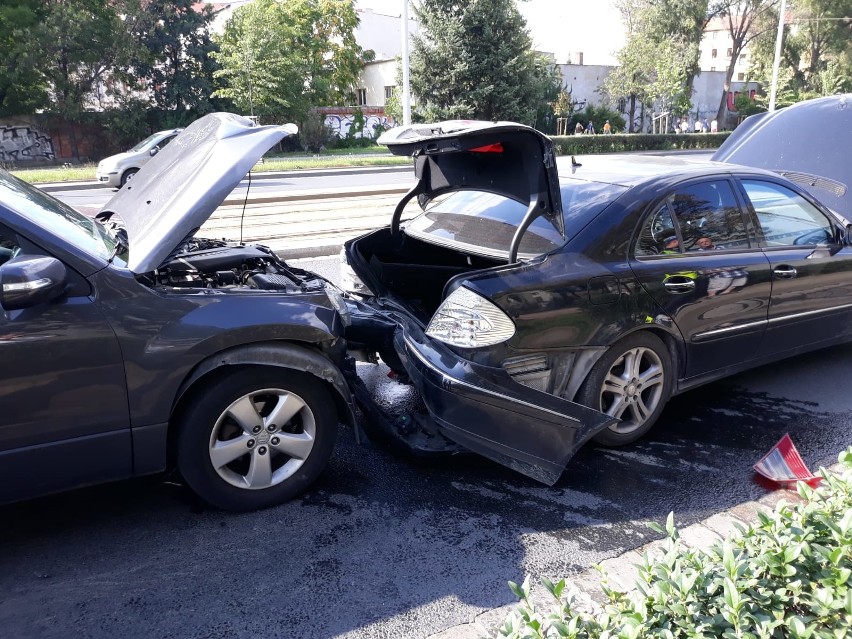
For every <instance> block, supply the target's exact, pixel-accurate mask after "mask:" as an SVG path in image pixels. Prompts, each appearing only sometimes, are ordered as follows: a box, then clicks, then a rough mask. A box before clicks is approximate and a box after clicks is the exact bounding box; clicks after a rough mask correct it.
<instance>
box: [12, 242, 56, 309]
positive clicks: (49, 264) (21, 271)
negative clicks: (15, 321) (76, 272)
mask: <svg viewBox="0 0 852 639" xmlns="http://www.w3.org/2000/svg"><path fill="white" fill-rule="evenodd" d="M66 279H67V272H66V271H65V265H64V264H63V263H62V262H60V261H59V260H57V259H56V258H53V257H43V256H34V255H25V256H23V255H22V256H18V257H14V258H12V259H11V260H9V261H8V262H6V263H5V264H3V265H2V266H0V306H2V307H3V308H4V309H5V310H7V311H16V310H18V309H22V308H29V307H31V306H37V305H38V304H44V303H45V302H50V301H52V300H55V299H56V298H57V297H59V296H60V295H61V294H62V292H63V291H64V290H65V283H66Z"/></svg>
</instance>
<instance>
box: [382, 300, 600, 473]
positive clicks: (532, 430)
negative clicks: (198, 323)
mask: <svg viewBox="0 0 852 639" xmlns="http://www.w3.org/2000/svg"><path fill="white" fill-rule="evenodd" d="M390 315H391V316H392V317H393V319H394V322H395V323H396V329H395V330H394V331H393V336H392V344H393V348H394V350H395V352H396V355H398V357H399V360H400V361H401V363H402V365H403V367H404V369H405V372H406V373H407V374H408V376H409V378H410V379H411V382H412V383H413V384H414V385H415V386H416V388H417V390H418V391H419V393H420V395H421V397H422V399H423V402H424V404H425V405H426V408H427V409H428V412H429V416H430V417H431V419H432V420H433V422H434V424H435V425H436V427H437V430H438V432H439V433H440V434H441V435H443V436H444V437H446V438H447V439H449V440H452V441H453V442H456V443H457V444H460V445H461V446H463V447H465V448H467V449H469V450H471V451H473V452H476V453H478V454H480V455H483V456H484V457H487V458H489V459H491V460H493V461H496V462H498V463H500V464H503V465H505V466H507V467H509V468H512V469H513V470H516V471H518V472H520V473H522V474H524V475H527V476H529V477H531V478H533V479H536V480H538V481H541V482H543V483H545V484H548V485H552V484H554V483H555V482H556V481H557V480H558V479H559V477H560V475H561V474H562V471H563V470H564V469H565V466H566V464H567V463H568V461H569V460H570V459H571V457H572V456H573V455H574V454H575V453H576V452H577V450H578V449H579V448H580V447H581V446H582V445H583V444H584V443H586V442H587V441H588V440H589V439H590V438H591V437H592V436H594V435H595V434H596V433H598V432H600V431H601V430H604V429H605V428H608V427H609V426H611V425H612V424H614V423H615V422H616V421H617V420H615V419H613V418H611V417H609V416H608V415H605V414H603V413H601V412H599V411H596V410H593V409H590V408H587V407H585V406H581V405H579V404H576V403H574V402H570V401H568V400H564V399H561V398H559V397H556V396H554V395H550V394H548V393H544V392H541V391H538V390H535V389H532V388H529V387H527V386H524V385H522V384H519V383H518V382H516V381H515V380H513V379H512V378H511V377H510V376H509V374H508V373H507V372H506V371H505V370H503V369H502V368H494V367H489V366H482V365H479V364H476V363H473V362H470V361H468V360H466V359H463V358H462V357H460V356H459V355H458V354H456V353H455V352H453V351H452V350H451V349H449V348H448V347H446V346H445V345H444V344H442V343H440V342H438V341H436V340H433V339H432V338H430V337H428V336H427V335H426V334H425V333H424V332H423V329H422V328H421V327H420V326H419V325H418V324H417V323H416V322H415V321H414V320H412V319H410V318H408V317H406V316H404V315H403V314H401V313H392V314H390ZM384 317H385V322H387V317H388V315H387V314H386V315H384ZM401 436H404V434H401Z"/></svg>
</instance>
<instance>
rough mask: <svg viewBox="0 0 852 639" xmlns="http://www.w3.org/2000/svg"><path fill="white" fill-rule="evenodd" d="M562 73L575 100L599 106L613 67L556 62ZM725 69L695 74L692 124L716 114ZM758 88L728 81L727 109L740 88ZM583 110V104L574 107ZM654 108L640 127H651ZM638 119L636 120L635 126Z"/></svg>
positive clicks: (731, 108) (734, 120)
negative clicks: (601, 90) (606, 79)
mask: <svg viewBox="0 0 852 639" xmlns="http://www.w3.org/2000/svg"><path fill="white" fill-rule="evenodd" d="M559 68H560V71H561V72H562V78H563V82H564V85H565V87H566V88H567V89H568V90H570V91H571V96H572V98H573V99H574V100H575V101H577V102H582V101H585V102H586V104H593V105H595V106H600V105H603V104H605V99H604V97H603V95H602V94H601V93H600V92H599V91H598V89H599V88H600V86H601V84H603V81H604V79H605V78H606V76H607V75H609V74H610V73H611V72H612V70H613V69H614V68H615V67H611V66H606V65H591V64H590V65H579V64H562V65H559ZM724 86H725V72H724V71H702V72H701V73H700V74H699V75H697V76H696V77H695V80H694V82H693V94H692V108H690V110H689V116H688V121H689V123H690V124H692V123H693V122H694V121H695V119H696V118H697V119H699V120H703V119H704V118H707V119H708V121H709V120H713V119H715V117H716V112H717V110H718V109H719V102H720V100H721V98H722V95H723V93H724ZM757 89H758V85H757V84H756V83H754V82H751V83H746V82H731V86H730V90H729V91H728V94H727V95H728V110H729V111H731V112H733V110H734V97H735V96H736V95H738V94H739V93H740V92H742V91H748V92H749V93H750V94H751V95H752V96H753V95H754V93H755V91H756V90H757ZM607 106H609V108H611V109H617V108H618V105H617V104H609V105H607ZM577 108H578V110H582V107H577ZM628 110H629V105H625V106H624V109H623V110H622V114H623V115H624V116H625V119H626V117H627V115H628ZM639 111H640V109H639V105H637V118H638V117H639ZM652 111H653V109H646V111H645V121H644V122H643V123H641V130H643V131H650V130H651V113H652ZM639 124H640V122H639V121H638V120H637V125H639ZM735 124H736V117H734V118H733V122H728V123H721V122H720V123H719V127H720V128H727V127H733V126H734V125H735Z"/></svg>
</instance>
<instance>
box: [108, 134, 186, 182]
mask: <svg viewBox="0 0 852 639" xmlns="http://www.w3.org/2000/svg"><path fill="white" fill-rule="evenodd" d="M181 131H183V129H169V130H168V131H158V132H157V133H154V134H153V135H149V136H148V137H147V138H145V139H144V140H142V141H141V142H140V143H139V144H137V145H136V146H134V147H133V148H132V149H130V150H129V151H125V152H124V153H119V154H117V155H111V156H109V157H108V158H106V159H104V160H101V161H100V163H99V164H98V170H97V179H98V182H104V183H106V184H107V185H108V186H113V187H115V188H117V189H118V188H121V187H122V186H124V185H125V184H126V183H127V180H129V179H131V178H132V177H133V176H134V175H135V174H136V172H137V171H138V170H139V169H141V168H142V166H143V165H144V164H145V163H146V162H147V161H148V160H150V159H151V158H152V157H154V156H155V155H157V153H159V152H160V149H162V148H163V147H164V146H166V145H167V144H168V143H169V142H171V141H172V140H174V139H175V136H177V134H178V133H180V132H181Z"/></svg>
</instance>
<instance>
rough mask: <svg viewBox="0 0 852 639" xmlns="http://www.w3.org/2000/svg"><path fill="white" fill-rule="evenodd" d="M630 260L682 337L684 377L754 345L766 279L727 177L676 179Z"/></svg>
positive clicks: (764, 310) (734, 358) (731, 361)
mask: <svg viewBox="0 0 852 639" xmlns="http://www.w3.org/2000/svg"><path fill="white" fill-rule="evenodd" d="M631 267H632V269H633V272H634V273H635V275H636V277H637V278H638V280H639V281H640V283H641V284H642V286H643V288H644V289H645V290H646V291H647V292H648V294H650V295H651V296H652V297H653V298H654V301H655V302H656V303H657V304H658V305H659V307H660V310H661V312H662V313H663V314H664V316H666V317H667V318H670V319H671V320H672V321H673V322H674V323H675V325H676V326H677V328H678V330H679V331H680V333H681V334H682V336H683V339H684V342H685V344H686V370H685V374H684V375H683V376H684V377H687V378H689V377H696V376H700V375H703V374H707V373H711V372H712V371H717V370H720V369H724V368H726V367H733V366H738V365H739V364H740V363H742V362H744V361H747V360H749V359H752V358H753V357H755V355H756V353H757V352H758V348H759V344H760V341H761V339H762V337H763V334H764V331H765V330H766V324H767V314H768V307H769V298H770V290H771V279H770V272H769V262H768V261H767V259H766V256H765V255H764V254H763V252H762V251H761V250H760V248H759V247H758V246H757V243H756V241H755V239H754V237H753V228H752V224H751V223H750V220H749V219H748V217H747V216H745V215H744V212H743V210H742V208H741V207H740V205H739V203H738V200H737V198H736V196H735V190H734V187H733V184H732V182H731V180H729V179H728V178H714V179H702V180H693V181H690V182H685V183H682V184H680V185H678V186H677V187H676V188H675V189H674V190H673V191H672V192H671V193H670V194H669V195H668V196H667V197H666V198H665V199H664V200H663V201H661V202H659V203H658V204H657V205H656V206H654V207H652V209H651V211H650V212H649V214H648V215H646V216H645V218H644V220H643V221H642V222H641V223H640V228H639V232H638V234H637V238H636V241H635V243H634V246H633V252H632V256H631Z"/></svg>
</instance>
